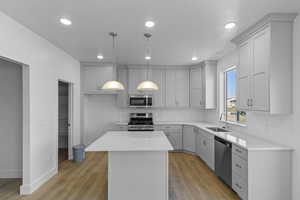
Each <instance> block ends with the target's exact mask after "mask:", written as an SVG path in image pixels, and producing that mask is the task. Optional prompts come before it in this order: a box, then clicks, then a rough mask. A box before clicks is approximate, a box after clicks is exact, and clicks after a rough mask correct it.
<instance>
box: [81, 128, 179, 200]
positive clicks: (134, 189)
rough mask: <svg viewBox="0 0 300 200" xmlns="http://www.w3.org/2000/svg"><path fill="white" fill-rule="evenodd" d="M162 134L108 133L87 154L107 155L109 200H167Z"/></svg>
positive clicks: (165, 143)
mask: <svg viewBox="0 0 300 200" xmlns="http://www.w3.org/2000/svg"><path fill="white" fill-rule="evenodd" d="M170 150H173V147H172V145H171V144H170V142H169V141H168V139H167V137H166V136H165V134H164V133H163V132H162V131H151V132H128V131H112V132H107V133H106V134H105V135H103V136H102V137H100V138H98V139H97V140H96V141H94V142H93V143H92V144H90V145H89V146H88V147H87V148H86V151H87V152H88V151H107V152H108V200H120V199H122V200H141V199H143V200H153V199H155V200H168V151H170Z"/></svg>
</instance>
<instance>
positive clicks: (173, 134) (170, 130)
mask: <svg viewBox="0 0 300 200" xmlns="http://www.w3.org/2000/svg"><path fill="white" fill-rule="evenodd" d="M154 129H155V130H156V131H163V132H164V133H165V134H166V136H167V138H168V139H169V141H170V143H171V144H172V146H173V148H174V150H175V151H179V150H182V126H181V125H156V126H155V127H154Z"/></svg>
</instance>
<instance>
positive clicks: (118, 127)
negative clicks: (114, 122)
mask: <svg viewBox="0 0 300 200" xmlns="http://www.w3.org/2000/svg"><path fill="white" fill-rule="evenodd" d="M117 129H118V130H119V131H128V126H127V125H119V126H117Z"/></svg>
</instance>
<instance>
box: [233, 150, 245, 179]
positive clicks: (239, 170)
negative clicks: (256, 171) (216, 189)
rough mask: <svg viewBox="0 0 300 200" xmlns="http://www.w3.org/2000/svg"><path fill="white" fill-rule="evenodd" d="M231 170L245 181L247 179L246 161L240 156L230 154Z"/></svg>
mask: <svg viewBox="0 0 300 200" xmlns="http://www.w3.org/2000/svg"><path fill="white" fill-rule="evenodd" d="M232 171H233V173H236V174H238V175H239V176H241V177H242V178H243V179H244V180H245V181H246V180H247V179H248V162H247V161H246V160H244V159H242V158H241V157H240V156H238V155H236V154H233V155H232Z"/></svg>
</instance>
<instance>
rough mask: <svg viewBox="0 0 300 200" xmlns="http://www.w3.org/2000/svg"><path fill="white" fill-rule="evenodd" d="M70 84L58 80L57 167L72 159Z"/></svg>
mask: <svg viewBox="0 0 300 200" xmlns="http://www.w3.org/2000/svg"><path fill="white" fill-rule="evenodd" d="M71 125H72V84H71V83H68V82H65V81H58V127H59V128H58V169H60V167H61V163H62V162H64V161H66V160H70V159H72V126H71Z"/></svg>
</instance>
